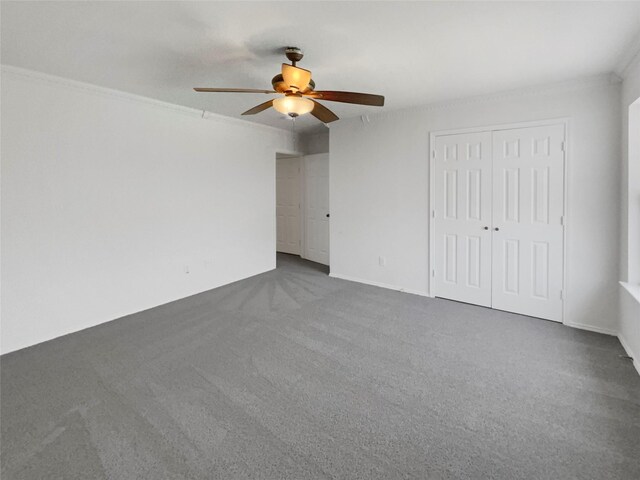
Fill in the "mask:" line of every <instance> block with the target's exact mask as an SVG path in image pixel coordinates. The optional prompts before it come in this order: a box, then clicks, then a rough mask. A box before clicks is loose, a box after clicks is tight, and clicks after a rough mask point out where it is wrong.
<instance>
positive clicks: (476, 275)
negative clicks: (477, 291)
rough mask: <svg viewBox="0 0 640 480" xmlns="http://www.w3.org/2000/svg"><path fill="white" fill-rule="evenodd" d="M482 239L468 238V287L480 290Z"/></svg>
mask: <svg viewBox="0 0 640 480" xmlns="http://www.w3.org/2000/svg"><path fill="white" fill-rule="evenodd" d="M480 243H481V240H480V237H467V252H466V253H467V286H468V287H473V288H480Z"/></svg>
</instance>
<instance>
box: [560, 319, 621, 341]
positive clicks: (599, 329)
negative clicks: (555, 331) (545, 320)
mask: <svg viewBox="0 0 640 480" xmlns="http://www.w3.org/2000/svg"><path fill="white" fill-rule="evenodd" d="M563 325H566V326H567V327H572V328H579V329H580V330H588V331H590V332H596V333H604V334H605V335H611V336H613V337H616V336H618V332H617V331H616V330H611V329H610V328H603V327H597V326H595V325H587V324H585V323H573V322H563Z"/></svg>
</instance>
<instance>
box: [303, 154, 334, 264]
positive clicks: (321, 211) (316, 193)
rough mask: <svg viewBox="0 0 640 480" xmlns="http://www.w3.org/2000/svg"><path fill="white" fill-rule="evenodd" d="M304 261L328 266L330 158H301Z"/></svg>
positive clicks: (312, 156) (319, 156) (310, 156)
mask: <svg viewBox="0 0 640 480" xmlns="http://www.w3.org/2000/svg"><path fill="white" fill-rule="evenodd" d="M304 161H305V255H304V256H305V258H308V259H309V260H311V261H314V262H318V263H322V264H324V265H329V155H328V154H324V153H323V154H318V155H308V156H306V157H304Z"/></svg>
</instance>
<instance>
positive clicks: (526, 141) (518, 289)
mask: <svg viewBox="0 0 640 480" xmlns="http://www.w3.org/2000/svg"><path fill="white" fill-rule="evenodd" d="M563 142H564V126H563V125H552V126H544V127H531V128H519V129H514V130H500V131H495V132H493V228H494V230H493V231H492V234H493V258H492V262H493V288H492V305H493V307H494V308H498V309H500V310H508V311H510V312H517V313H522V314H525V315H532V316H534V317H540V318H546V319H548V320H555V321H558V322H561V321H562V272H563V225H562V224H563V218H562V215H563V209H564V208H563V206H564V152H563Z"/></svg>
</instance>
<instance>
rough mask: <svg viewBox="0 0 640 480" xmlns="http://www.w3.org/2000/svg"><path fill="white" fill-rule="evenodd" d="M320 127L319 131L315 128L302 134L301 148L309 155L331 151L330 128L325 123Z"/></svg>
mask: <svg viewBox="0 0 640 480" xmlns="http://www.w3.org/2000/svg"><path fill="white" fill-rule="evenodd" d="M319 128H320V130H318V131H316V130H314V131H311V132H308V133H303V134H301V135H300V144H301V148H300V150H302V151H303V152H304V153H306V154H307V155H314V154H316V153H328V152H329V129H328V128H327V127H325V126H324V125H322V126H321V127H319Z"/></svg>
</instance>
